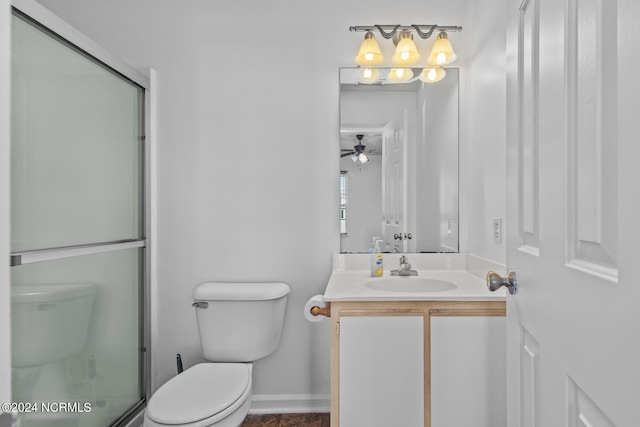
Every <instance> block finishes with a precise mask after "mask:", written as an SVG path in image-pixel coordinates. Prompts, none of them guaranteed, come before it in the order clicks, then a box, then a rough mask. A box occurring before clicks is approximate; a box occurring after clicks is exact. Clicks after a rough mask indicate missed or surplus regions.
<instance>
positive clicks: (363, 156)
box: [340, 134, 380, 163]
mask: <svg viewBox="0 0 640 427" xmlns="http://www.w3.org/2000/svg"><path fill="white" fill-rule="evenodd" d="M356 138H357V140H358V144H356V145H354V146H353V149H348V148H343V149H341V153H340V157H347V156H349V157H350V158H351V160H353V161H354V162H360V163H366V162H368V161H369V157H368V156H367V154H369V155H371V154H380V153H377V152H374V151H373V150H369V151H367V146H366V145H364V144H363V143H362V139H363V138H364V135H363V134H357V135H356ZM365 142H366V141H365Z"/></svg>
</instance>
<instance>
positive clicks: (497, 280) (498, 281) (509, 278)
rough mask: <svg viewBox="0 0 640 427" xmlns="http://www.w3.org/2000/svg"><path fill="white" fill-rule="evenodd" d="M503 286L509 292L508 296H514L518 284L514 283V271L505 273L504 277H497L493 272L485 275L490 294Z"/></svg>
mask: <svg viewBox="0 0 640 427" xmlns="http://www.w3.org/2000/svg"><path fill="white" fill-rule="evenodd" d="M503 286H505V287H506V288H507V289H508V290H509V294H511V295H514V294H515V293H516V291H517V290H518V282H517V281H516V272H515V271H513V270H509V271H507V275H506V277H503V276H501V275H499V274H498V273H496V272H495V271H490V272H488V273H487V288H489V290H490V291H491V292H495V291H497V290H498V289H500V288H501V287H503Z"/></svg>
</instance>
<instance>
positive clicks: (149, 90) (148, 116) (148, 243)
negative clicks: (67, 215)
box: [10, 0, 156, 425]
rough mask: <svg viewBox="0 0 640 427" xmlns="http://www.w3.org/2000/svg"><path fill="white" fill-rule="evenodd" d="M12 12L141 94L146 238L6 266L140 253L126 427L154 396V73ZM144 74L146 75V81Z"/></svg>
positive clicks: (49, 23)
mask: <svg viewBox="0 0 640 427" xmlns="http://www.w3.org/2000/svg"><path fill="white" fill-rule="evenodd" d="M11 6H12V9H13V10H14V11H16V12H17V13H18V14H20V15H22V16H23V17H26V18H27V19H29V20H30V21H32V22H34V23H36V24H37V25H38V26H40V27H41V28H42V29H45V30H46V31H47V32H48V33H49V34H50V35H52V36H53V37H54V38H57V39H60V40H61V41H63V42H64V43H67V44H70V45H72V46H73V47H74V48H75V49H77V50H78V51H79V52H81V53H83V54H85V55H87V56H89V57H91V58H93V59H94V60H95V61H96V62H99V63H101V64H102V65H104V66H106V67H107V68H109V69H111V70H112V71H114V72H115V73H117V74H119V75H120V76H121V77H124V78H125V79H127V80H129V81H131V82H133V83H134V84H135V85H137V86H139V87H140V88H142V89H143V90H144V102H143V112H142V121H143V128H144V133H143V136H142V154H141V157H142V170H141V175H142V176H141V181H142V182H141V192H142V194H141V196H142V197H141V198H142V201H143V202H142V203H141V207H142V215H141V217H142V227H141V228H142V230H143V231H144V235H143V236H142V238H139V239H131V240H122V241H111V242H105V243H98V244H88V245H76V246H72V247H62V248H53V249H45V250H35V251H25V252H12V253H11V256H10V265H11V266H17V265H23V264H28V263H33V262H40V261H45V260H55V259H63V258H67V257H75V256H79V255H89V254H98V253H103V252H108V251H113V250H121V249H133V248H142V249H144V255H143V258H142V259H143V261H142V264H143V265H142V271H143V272H144V278H143V281H142V287H143V289H142V304H141V306H142V310H143V313H142V323H143V324H142V325H141V326H142V334H143V351H144V353H143V362H142V379H143V388H144V393H145V396H142V399H141V400H140V401H139V402H138V403H137V404H136V405H135V406H133V407H132V408H131V409H130V410H129V411H127V412H126V413H124V414H122V416H121V417H120V418H118V419H117V420H115V421H114V423H113V424H112V425H127V424H129V423H131V422H132V421H133V420H137V419H140V420H141V418H140V417H141V414H142V411H143V410H144V407H145V406H146V401H147V399H148V398H149V395H150V393H151V390H152V386H153V384H151V378H152V376H151V367H152V363H153V361H152V352H151V346H152V342H153V341H154V340H153V337H152V334H153V331H152V329H151V326H150V325H151V324H152V320H153V318H152V317H153V316H154V313H153V311H152V304H151V296H152V295H154V289H155V275H154V271H155V270H154V266H155V265H156V263H155V259H156V250H155V244H154V236H155V226H156V220H155V219H156V210H155V191H156V189H155V183H156V176H155V169H154V168H153V165H154V164H155V151H154V143H153V137H154V130H155V98H154V96H153V95H154V92H155V90H154V89H155V71H154V70H152V69H142V71H143V72H141V71H140V70H138V69H136V68H134V67H132V66H130V65H129V64H127V63H125V62H124V61H122V60H121V59H120V58H118V57H116V56H115V55H113V54H111V53H110V52H108V51H106V50H105V49H104V48H102V47H101V46H100V45H98V44H97V43H96V42H94V41H93V40H91V39H89V38H88V37H87V36H85V35H84V34H82V33H81V32H80V31H78V30H77V29H75V28H74V27H72V26H71V25H70V24H68V23H67V22H65V21H64V20H62V19H61V18H60V17H58V16H57V15H55V14H53V13H52V12H50V11H49V10H48V9H46V8H44V7H43V6H41V5H40V4H39V3H36V2H35V1H33V0H11ZM145 74H148V76H147V75H145Z"/></svg>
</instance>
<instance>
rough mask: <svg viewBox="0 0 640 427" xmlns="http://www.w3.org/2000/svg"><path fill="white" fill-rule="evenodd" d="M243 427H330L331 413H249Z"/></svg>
mask: <svg viewBox="0 0 640 427" xmlns="http://www.w3.org/2000/svg"><path fill="white" fill-rule="evenodd" d="M241 427H329V414H328V413H327V414H317V413H316V414H265V415H248V416H247V418H246V419H245V420H244V422H243V423H242V426H241Z"/></svg>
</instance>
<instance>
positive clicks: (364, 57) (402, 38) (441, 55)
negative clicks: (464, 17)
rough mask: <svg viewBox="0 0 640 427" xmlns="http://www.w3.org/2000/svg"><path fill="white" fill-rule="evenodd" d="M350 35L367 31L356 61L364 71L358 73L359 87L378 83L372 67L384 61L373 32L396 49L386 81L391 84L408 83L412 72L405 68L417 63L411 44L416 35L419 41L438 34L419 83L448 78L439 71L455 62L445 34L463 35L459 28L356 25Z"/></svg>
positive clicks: (454, 54) (443, 72)
mask: <svg viewBox="0 0 640 427" xmlns="http://www.w3.org/2000/svg"><path fill="white" fill-rule="evenodd" d="M349 31H352V32H356V31H366V34H365V37H364V41H363V42H362V45H361V46H360V50H359V51H358V55H357V56H356V58H355V60H356V63H357V64H358V65H360V66H363V67H367V68H364V69H363V70H362V72H359V74H358V80H359V81H360V82H362V83H369V84H371V83H376V82H378V81H379V79H380V76H379V73H378V75H376V71H377V70H375V68H371V67H372V66H376V65H380V64H382V62H383V60H384V58H383V55H382V51H381V50H380V46H379V45H378V43H377V42H376V40H375V35H374V32H375V31H377V32H378V33H380V35H381V36H382V37H384V38H385V39H392V40H393V42H394V44H395V45H396V48H395V53H394V54H393V57H392V63H393V65H396V66H398V67H399V68H393V69H392V70H391V71H390V72H389V74H388V76H387V80H388V81H390V82H393V83H402V82H407V81H409V80H411V79H412V78H413V77H414V76H413V71H412V70H411V69H410V68H406V67H407V66H410V65H413V64H415V63H416V62H418V61H419V60H420V57H421V55H420V52H419V51H418V49H417V47H416V44H415V43H414V41H413V34H414V32H415V34H417V35H418V36H419V37H420V38H422V39H428V38H429V37H431V35H432V34H433V33H434V32H435V31H439V33H438V37H437V40H436V41H435V43H434V44H433V47H432V48H431V51H430V53H429V56H428V59H427V61H426V62H427V64H428V65H427V67H425V68H424V69H423V71H422V73H421V74H420V80H422V81H423V82H427V83H434V82H437V81H440V80H442V79H443V78H444V76H445V75H446V74H447V73H446V71H445V70H444V69H443V68H442V66H444V65H449V64H451V63H452V62H454V61H455V60H456V58H457V55H456V53H455V51H454V50H453V47H452V46H451V42H450V41H449V37H448V35H447V33H451V32H459V31H462V27H459V26H441V25H417V24H411V25H356V26H352V27H349Z"/></svg>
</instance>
